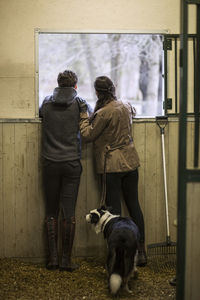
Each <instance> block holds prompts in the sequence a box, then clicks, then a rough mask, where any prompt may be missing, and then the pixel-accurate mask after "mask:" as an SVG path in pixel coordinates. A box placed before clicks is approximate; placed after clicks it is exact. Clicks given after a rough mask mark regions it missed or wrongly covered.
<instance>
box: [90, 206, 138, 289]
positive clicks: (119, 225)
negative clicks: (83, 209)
mask: <svg viewBox="0 0 200 300" xmlns="http://www.w3.org/2000/svg"><path fill="white" fill-rule="evenodd" d="M86 221H87V222H88V223H91V224H93V225H94V230H95V232H96V234H98V233H100V232H102V233H103V234H104V238H105V239H106V240H107V245H108V255H107V261H106V269H107V272H108V276H109V278H108V284H109V289H110V292H111V294H112V295H115V294H116V293H117V292H118V291H119V289H120V287H123V288H124V289H125V290H126V291H127V292H129V293H131V291H130V290H129V288H128V281H129V279H130V277H131V275H132V274H134V275H137V269H136V255H137V249H138V241H139V231H138V228H137V226H136V224H135V223H134V222H133V221H132V220H131V219H130V218H128V217H120V216H119V215H113V214H111V212H110V211H109V208H105V207H104V206H102V207H101V208H99V209H93V210H91V211H90V213H89V214H87V215H86Z"/></svg>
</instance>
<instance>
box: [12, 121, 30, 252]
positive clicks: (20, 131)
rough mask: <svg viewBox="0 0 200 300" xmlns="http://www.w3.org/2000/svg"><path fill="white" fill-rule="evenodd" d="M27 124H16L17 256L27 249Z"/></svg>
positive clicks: (28, 245)
mask: <svg viewBox="0 0 200 300" xmlns="http://www.w3.org/2000/svg"><path fill="white" fill-rule="evenodd" d="M26 154H27V149H26V124H23V123H22V124H15V157H14V163H15V201H16V210H15V212H16V228H15V234H16V237H15V238H16V256H17V257H20V256H26V253H27V247H30V244H27V237H28V232H27V220H28V218H29V216H28V215H27V194H26V186H27V173H26Z"/></svg>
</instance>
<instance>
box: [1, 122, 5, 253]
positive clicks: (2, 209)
mask: <svg viewBox="0 0 200 300" xmlns="http://www.w3.org/2000/svg"><path fill="white" fill-rule="evenodd" d="M3 215H4V198H3V124H0V245H1V246H0V257H4V222H3Z"/></svg>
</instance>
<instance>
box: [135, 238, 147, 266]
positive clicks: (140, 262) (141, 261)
mask: <svg viewBox="0 0 200 300" xmlns="http://www.w3.org/2000/svg"><path fill="white" fill-rule="evenodd" d="M146 264H147V255H146V250H145V245H144V242H139V244H138V259H137V266H138V267H144V266H146Z"/></svg>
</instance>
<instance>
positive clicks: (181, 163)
mask: <svg viewBox="0 0 200 300" xmlns="http://www.w3.org/2000/svg"><path fill="white" fill-rule="evenodd" d="M187 31H188V7H187V4H186V2H185V0H181V48H180V121H179V159H178V235H177V295H176V298H177V300H184V299H185V256H186V145H187V135H186V133H187V120H186V113H187V90H188V86H187V85H188V82H187V74H188V41H187V40H188V39H187V38H188V37H187Z"/></svg>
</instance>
